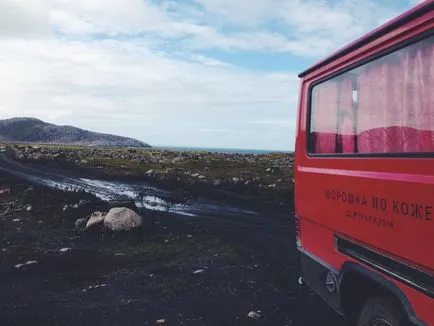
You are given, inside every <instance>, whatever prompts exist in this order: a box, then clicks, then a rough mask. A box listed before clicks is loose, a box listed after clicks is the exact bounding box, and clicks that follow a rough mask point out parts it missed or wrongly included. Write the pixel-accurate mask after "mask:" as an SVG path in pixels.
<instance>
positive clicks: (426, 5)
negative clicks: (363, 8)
mask: <svg viewBox="0 0 434 326" xmlns="http://www.w3.org/2000/svg"><path fill="white" fill-rule="evenodd" d="M430 10H434V0H426V1H424V2H422V3H420V4H419V5H417V6H415V7H413V8H412V9H410V10H407V11H406V12H404V13H403V14H401V15H399V16H397V17H395V18H393V19H392V20H390V21H388V22H386V23H385V24H383V25H381V26H379V27H377V28H376V29H374V30H372V31H371V32H369V33H367V34H365V35H363V36H362V37H360V38H358V39H356V40H355V41H353V42H351V43H350V44H348V45H346V46H345V47H343V48H341V49H340V50H338V51H336V52H334V53H332V54H331V55H330V56H328V57H326V58H325V59H323V60H321V61H319V62H317V63H316V64H314V65H313V66H311V67H310V68H308V69H307V70H305V71H303V72H302V73H300V74H299V75H298V77H300V78H301V77H304V76H306V75H307V74H309V73H311V72H312V71H314V70H316V69H318V68H321V67H323V66H325V65H327V64H328V63H330V62H332V61H334V60H336V59H338V58H340V57H343V56H344V55H346V54H348V53H349V52H352V51H354V50H355V49H357V48H360V47H361V46H363V45H364V44H366V43H368V42H370V41H372V40H374V39H376V38H378V37H380V36H382V35H384V34H386V33H388V32H389V31H390V30H393V29H395V28H397V27H399V26H400V25H403V24H405V23H406V22H407V21H409V20H412V19H414V18H415V17H417V16H419V15H421V14H423V13H426V12H428V11H430Z"/></svg>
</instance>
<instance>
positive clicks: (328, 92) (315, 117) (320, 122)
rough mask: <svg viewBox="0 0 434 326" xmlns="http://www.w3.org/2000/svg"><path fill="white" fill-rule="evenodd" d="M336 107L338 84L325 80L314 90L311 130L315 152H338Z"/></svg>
mask: <svg viewBox="0 0 434 326" xmlns="http://www.w3.org/2000/svg"><path fill="white" fill-rule="evenodd" d="M336 109H337V86H336V83H335V82H325V83H324V84H321V85H318V86H316V87H315V88H314V90H313V96H312V112H311V121H312V125H311V132H312V135H313V136H314V139H315V142H314V145H313V151H314V153H322V154H325V153H335V152H336V123H337V121H336V118H337V117H336Z"/></svg>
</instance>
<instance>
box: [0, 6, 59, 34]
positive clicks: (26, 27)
mask: <svg viewBox="0 0 434 326" xmlns="http://www.w3.org/2000/svg"><path fill="white" fill-rule="evenodd" d="M48 17H49V6H48V3H47V1H45V0H32V1H27V0H2V1H0V39H3V38H7V39H14V38H41V37H47V36H49V35H50V34H51V32H52V30H51V26H50V24H49V20H48Z"/></svg>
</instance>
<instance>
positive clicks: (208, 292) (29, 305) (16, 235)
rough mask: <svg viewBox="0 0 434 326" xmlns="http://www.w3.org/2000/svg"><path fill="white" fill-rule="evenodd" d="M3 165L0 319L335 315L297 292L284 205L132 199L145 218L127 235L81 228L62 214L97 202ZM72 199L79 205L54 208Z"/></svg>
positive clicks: (306, 321)
mask: <svg viewBox="0 0 434 326" xmlns="http://www.w3.org/2000/svg"><path fill="white" fill-rule="evenodd" d="M3 168H4V170H3V172H2V177H3V179H2V187H4V188H5V187H10V186H12V187H11V194H9V195H8V196H4V197H2V198H1V200H0V204H1V205H2V211H3V216H2V219H3V222H4V224H3V226H4V232H3V239H2V251H1V254H0V256H1V266H0V306H1V310H0V318H1V320H2V323H1V324H2V325H155V324H157V321H160V322H161V323H162V324H165V325H299V326H307V325H341V323H342V322H341V320H340V319H339V318H337V316H336V315H335V313H334V312H332V311H331V310H330V309H328V308H327V307H326V306H325V305H324V304H323V303H322V302H321V301H320V300H319V299H318V298H317V297H316V296H313V295H312V294H311V293H309V292H307V291H300V289H299V288H298V285H297V276H298V274H297V270H296V257H297V255H296V249H295V245H294V243H295V241H294V230H293V226H292V220H291V217H292V211H284V212H282V211H281V212H279V211H276V210H271V209H267V208H266V207H264V208H263V209H262V210H256V209H255V210H254V211H250V210H245V209H237V207H230V206H227V205H223V204H222V205H220V208H221V209H219V204H218V203H214V202H211V203H210V202H203V201H199V202H196V203H194V204H193V205H190V206H188V205H187V212H188V213H191V214H185V212H186V210H183V211H182V212H181V214H180V213H179V212H178V213H177V212H176V211H167V210H166V211H161V210H150V209H147V208H146V207H141V209H140V210H138V211H139V212H140V214H141V215H142V216H144V219H145V224H144V225H143V228H142V229H140V230H138V231H137V232H135V233H129V234H110V233H106V232H102V233H101V232H97V233H88V232H83V231H82V230H77V229H75V228H74V227H73V224H74V223H73V222H74V221H75V220H76V219H77V218H79V217H83V216H86V215H87V214H89V213H90V212H92V211H93V210H95V209H96V208H98V209H104V205H105V203H104V202H102V201H101V200H99V199H98V198H97V197H94V199H90V197H89V195H84V194H79V193H67V192H61V191H59V190H56V189H49V188H46V187H45V186H43V185H42V184H43V183H40V182H35V179H32V178H30V179H29V178H28V177H27V175H28V174H29V169H28V168H29V167H25V169H24V170H21V171H20V168H19V167H17V166H14V167H13V169H11V166H7V167H5V166H3ZM6 168H7V169H9V171H6V170H5V169H6ZM11 170H13V171H11ZM33 171H34V170H33ZM11 172H13V173H14V174H15V176H14V177H12V176H10V173H11ZM56 173H57V177H61V178H65V179H63V180H71V177H69V176H66V175H62V174H59V173H58V172H56ZM50 174H52V172H50V171H42V170H40V169H39V170H38V171H37V173H36V172H35V174H34V175H33V174H32V175H33V176H34V177H38V178H42V180H47V179H50ZM17 177H20V178H25V179H26V180H23V179H18V178H17ZM31 183H33V186H32V187H31V188H29V187H30V185H31ZM13 185H15V186H13ZM146 189H148V190H149V189H152V187H147V188H146ZM149 191H152V190H149ZM164 193H165V192H164V191H160V192H158V191H157V195H158V196H163V195H164ZM29 194H30V195H29ZM149 194H151V193H149ZM80 196H86V200H87V201H88V204H87V205H85V206H83V207H82V208H79V209H77V210H74V209H71V210H70V211H69V210H68V211H66V212H63V210H62V207H63V206H64V204H65V203H70V204H73V203H74V202H78V201H79V200H80V198H81V197H80ZM168 196H169V195H168ZM169 197H170V196H169ZM11 203H13V204H11ZM28 205H31V206H32V210H31V211H27V210H26V209H25V208H26V207H28ZM201 205H202V206H201ZM188 207H194V208H193V209H190V208H188ZM201 207H203V210H201V209H200V208H201ZM8 208H9V209H8ZM211 208H212V209H211ZM5 210H7V212H6V213H5ZM182 213H184V214H182ZM53 216H55V217H56V218H57V219H61V220H62V221H63V222H62V223H60V224H57V223H53ZM26 263H28V264H26ZM19 264H24V265H19ZM253 312H255V314H252V313H253ZM249 313H251V317H248V314H249ZM252 317H255V318H252ZM256 318H257V319H256ZM163 321H164V323H163Z"/></svg>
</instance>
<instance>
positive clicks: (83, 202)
mask: <svg viewBox="0 0 434 326" xmlns="http://www.w3.org/2000/svg"><path fill="white" fill-rule="evenodd" d="M86 204H87V201H85V200H84V199H81V200H80V201H79V202H78V206H83V205H86Z"/></svg>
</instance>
